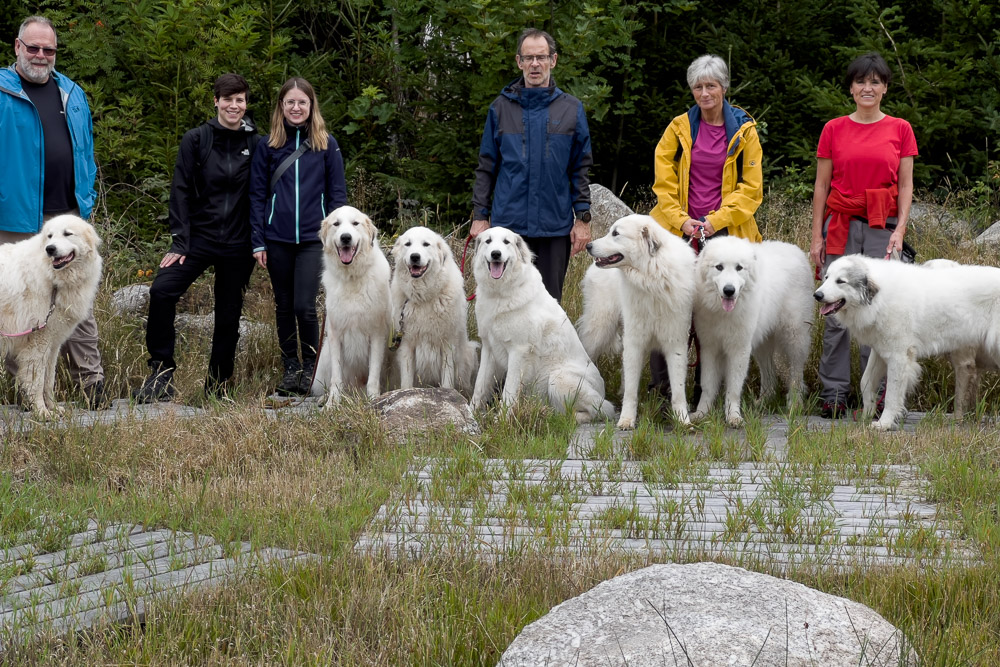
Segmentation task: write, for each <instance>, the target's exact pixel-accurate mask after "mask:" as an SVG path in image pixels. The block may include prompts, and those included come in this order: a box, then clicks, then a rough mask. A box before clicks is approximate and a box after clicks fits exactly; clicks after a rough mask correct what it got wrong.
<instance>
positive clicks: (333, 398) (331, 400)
mask: <svg viewBox="0 0 1000 667" xmlns="http://www.w3.org/2000/svg"><path fill="white" fill-rule="evenodd" d="M338 403H340V393H339V392H333V391H331V392H330V393H329V394H327V396H326V401H325V402H324V403H323V409H324V410H329V409H330V408H334V407H336V406H337V404H338Z"/></svg>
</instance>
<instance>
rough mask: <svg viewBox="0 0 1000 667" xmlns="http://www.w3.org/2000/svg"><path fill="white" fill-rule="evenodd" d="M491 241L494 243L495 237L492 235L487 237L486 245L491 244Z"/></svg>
mask: <svg viewBox="0 0 1000 667" xmlns="http://www.w3.org/2000/svg"><path fill="white" fill-rule="evenodd" d="M491 243H493V237H492V236H488V237H486V245H489V244H491Z"/></svg>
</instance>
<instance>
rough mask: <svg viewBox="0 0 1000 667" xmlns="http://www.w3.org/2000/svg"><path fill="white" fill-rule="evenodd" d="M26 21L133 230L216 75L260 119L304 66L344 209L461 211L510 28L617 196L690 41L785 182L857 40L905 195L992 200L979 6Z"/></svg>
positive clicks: (989, 89) (984, 33)
mask: <svg viewBox="0 0 1000 667" xmlns="http://www.w3.org/2000/svg"><path fill="white" fill-rule="evenodd" d="M33 12H43V13H45V14H47V15H49V16H50V17H52V18H53V19H54V20H55V21H56V23H57V26H58V27H59V28H60V31H61V32H60V43H61V46H62V49H61V53H60V57H59V67H60V69H61V70H62V71H65V72H66V73H67V74H69V75H70V76H72V77H74V78H75V79H77V80H78V81H79V82H80V83H81V84H82V85H83V86H84V87H85V89H86V90H87V91H88V93H89V94H90V96H91V99H92V102H93V106H94V114H95V132H96V136H97V151H98V161H99V163H100V166H101V174H102V185H103V186H104V188H105V190H106V191H107V192H108V193H109V195H110V196H109V199H108V209H109V212H111V213H113V214H114V213H117V214H121V213H122V212H123V210H125V208H126V207H135V205H136V202H137V201H138V202H141V203H142V206H139V207H138V208H133V210H132V215H130V216H129V217H130V218H132V219H138V220H139V221H140V223H141V224H142V225H143V226H149V225H152V227H151V229H155V228H156V227H157V226H158V225H153V224H152V223H154V221H155V220H156V219H157V218H158V217H159V218H162V217H163V215H164V212H165V197H166V192H167V188H168V184H169V178H170V174H171V172H172V165H173V156H174V155H175V151H176V148H177V145H178V143H179V141H180V137H181V135H182V134H183V133H184V131H185V130H186V129H188V128H190V127H192V126H194V125H196V124H197V123H199V122H201V121H202V120H204V119H205V118H206V117H208V116H210V115H211V114H212V112H213V109H212V107H211V90H210V86H211V81H212V80H213V79H214V77H215V76H216V75H217V74H218V73H221V72H222V71H226V70H235V71H239V72H241V73H243V74H244V75H245V76H246V77H247V78H248V80H249V81H250V83H251V86H252V97H251V112H252V114H253V116H254V117H255V118H256V119H257V120H258V122H259V123H260V124H261V125H263V126H266V124H267V119H268V118H269V116H270V109H271V108H272V105H273V104H274V100H273V96H274V94H275V91H276V90H277V88H278V87H279V86H280V84H281V82H282V81H283V79H284V78H285V77H286V76H289V75H292V74H298V75H302V76H305V77H307V78H308V79H310V80H311V81H312V82H313V83H314V84H315V85H316V87H317V90H318V93H319V95H320V98H321V100H322V109H323V113H324V116H325V117H326V119H327V122H328V126H329V127H330V129H331V131H332V132H333V134H334V135H335V136H337V138H338V140H339V141H340V143H341V145H342V146H343V147H344V153H345V156H346V159H347V164H348V174H349V178H350V179H351V182H352V199H353V202H354V203H356V204H357V205H358V206H360V207H361V208H364V209H365V210H368V211H370V212H372V213H373V214H375V216H376V218H378V219H379V220H380V222H381V224H383V225H385V224H386V222H387V221H388V219H397V220H406V219H414V218H418V217H427V218H429V219H431V220H433V221H439V222H442V223H456V222H459V221H461V220H464V219H465V218H466V216H467V214H468V210H469V202H470V194H471V181H472V173H473V168H474V166H475V163H476V157H477V148H478V142H479V137H480V132H481V130H482V124H483V121H484V119H485V114H486V108H487V106H488V105H489V103H490V101H491V100H492V99H493V97H495V96H496V94H497V93H498V92H499V90H500V88H501V87H502V86H503V85H504V84H505V83H507V82H508V81H510V80H511V79H513V78H514V77H515V75H517V74H518V72H517V69H516V67H515V64H514V59H513V52H514V49H515V45H516V39H517V34H518V32H519V31H520V29H522V28H523V27H525V26H536V27H541V28H544V29H546V30H548V31H550V32H551V33H552V34H553V35H554V36H555V38H556V40H557V41H558V43H559V45H560V48H559V51H560V60H559V63H558V67H557V68H556V69H555V71H554V74H555V77H556V80H557V81H558V83H559V85H560V86H561V87H562V88H564V89H565V90H567V91H569V92H571V93H572V94H574V95H576V96H577V97H580V98H581V99H582V100H583V101H584V103H585V104H586V106H587V110H588V114H589V117H590V120H591V132H592V135H593V144H594V150H595V160H596V164H595V167H594V169H593V172H592V176H593V179H594V180H595V181H596V182H600V183H603V184H606V185H608V186H609V187H611V188H612V189H614V190H616V191H624V196H625V198H626V199H627V200H630V201H635V200H642V199H648V187H649V184H650V182H651V180H652V152H653V147H654V146H655V144H656V141H657V140H658V138H659V135H660V133H661V132H662V130H663V128H664V127H665V126H666V124H667V123H668V122H669V120H670V118H672V117H673V116H674V115H676V114H678V113H680V112H682V111H684V110H685V109H686V108H687V107H688V106H690V104H691V102H692V101H691V97H690V93H689V91H688V90H687V86H686V83H685V80H684V73H685V70H686V67H687V65H688V63H689V62H690V61H691V59H692V58H694V57H696V56H697V55H700V54H701V53H704V52H715V53H718V54H720V55H721V56H723V58H725V59H726V60H727V61H728V62H729V63H730V66H731V70H732V86H731V88H730V91H729V97H730V99H731V100H732V101H733V102H734V103H736V104H739V105H741V106H743V107H744V108H745V109H747V110H748V111H749V112H750V113H751V114H752V115H753V116H754V117H755V118H757V120H758V121H759V123H760V130H761V135H762V138H763V140H764V142H765V143H764V150H765V170H766V171H765V175H766V178H767V184H768V185H775V184H780V185H790V186H792V187H793V188H794V189H795V191H797V192H799V193H800V194H802V195H805V194H807V193H808V192H809V191H810V189H811V174H810V171H811V169H812V168H813V167H812V165H813V155H814V151H815V145H816V141H817V139H818V136H819V132H820V129H821V128H822V125H823V123H824V122H825V121H826V120H828V119H830V118H832V117H834V116H837V115H840V114H843V113H846V112H849V111H850V110H851V109H852V105H851V100H850V98H849V97H848V95H847V93H846V90H845V89H844V86H843V84H842V82H841V79H842V76H843V72H844V70H845V68H846V65H847V63H848V62H849V61H850V60H851V58H852V57H853V56H855V55H857V54H859V53H862V52H864V51H868V50H877V51H879V52H881V53H882V54H883V55H884V56H885V57H886V59H887V60H888V62H889V63H890V65H891V66H892V68H893V77H894V79H893V83H892V85H891V86H890V88H889V92H888V95H887V96H886V100H885V103H884V109H885V110H886V111H887V112H888V113H890V114H893V115H898V116H901V117H903V118H906V119H908V120H909V121H910V122H911V123H912V124H913V126H914V129H915V131H916V135H917V141H918V144H919V146H920V152H921V155H920V158H919V159H918V160H917V169H916V180H917V186H918V188H921V189H924V190H931V189H940V190H944V191H952V190H956V189H964V190H971V191H973V192H974V193H976V196H977V197H978V200H979V201H980V202H981V203H988V204H996V202H997V199H998V194H997V193H998V188H1000V183H998V181H997V178H996V177H997V176H998V175H1000V168H998V166H997V165H998V163H997V156H996V148H995V147H994V143H995V141H991V140H992V139H993V137H995V136H996V135H997V130H998V129H1000V86H998V83H1000V53H998V43H1000V7H998V6H997V5H996V4H995V3H992V2H983V1H980V0H965V1H957V0H929V1H928V2H924V3H917V4H913V3H904V2H900V1H898V0H897V1H896V2H892V1H891V0H802V1H801V2H796V3H790V2H773V3H769V2H759V1H753V0H741V1H739V2H730V1H724V0H666V1H665V2H650V1H648V0H591V1H587V0H565V1H562V2H555V1H550V2H542V1H541V0H504V1H503V2H500V1H499V0H463V1H461V2H454V1H442V0H435V1H431V0H300V1H299V2H291V1H290V0H289V1H287V2H278V3H275V2H273V0H269V1H264V0H127V1H124V2H123V1H120V0H64V1H62V2H59V1H42V2H29V1H27V0H13V1H12V2H8V3H5V8H4V9H3V10H0V30H2V31H3V33H4V34H6V35H8V36H9V39H8V40H7V41H8V43H11V42H12V41H13V36H14V35H15V34H16V28H17V24H18V22H19V20H20V19H21V18H22V17H23V16H25V15H27V14H29V13H33ZM265 129H266V127H265Z"/></svg>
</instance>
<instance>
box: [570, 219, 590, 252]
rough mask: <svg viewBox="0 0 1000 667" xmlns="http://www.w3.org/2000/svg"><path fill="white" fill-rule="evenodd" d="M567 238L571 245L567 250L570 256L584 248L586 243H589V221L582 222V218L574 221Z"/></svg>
mask: <svg viewBox="0 0 1000 667" xmlns="http://www.w3.org/2000/svg"><path fill="white" fill-rule="evenodd" d="M569 240H570V243H571V244H572V245H573V247H572V249H571V250H570V252H569V256H570V257H572V256H573V255H575V254H577V253H578V252H580V251H581V250H583V249H584V248H586V247H587V244H588V243H590V223H589V222H583V221H582V220H577V221H575V222H574V223H573V229H571V230H570V232H569Z"/></svg>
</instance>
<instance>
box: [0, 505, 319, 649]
mask: <svg viewBox="0 0 1000 667" xmlns="http://www.w3.org/2000/svg"><path fill="white" fill-rule="evenodd" d="M30 538H31V534H30V533H26V534H24V535H19V536H14V537H13V538H10V539H8V540H6V541H7V543H9V544H13V545H14V546H11V547H8V548H7V549H5V550H3V551H2V552H0V553H2V554H3V558H4V561H3V568H4V569H3V572H5V573H6V574H5V575H4V576H3V577H2V578H0V636H3V637H8V638H11V640H17V639H20V638H26V637H30V636H34V635H37V634H40V633H56V634H65V633H69V632H78V631H82V630H86V629H88V628H91V627H93V626H95V625H99V624H108V623H119V622H124V621H141V620H142V619H143V618H144V617H145V613H146V609H147V607H148V605H149V604H151V603H154V602H155V601H156V600H159V599H163V597H162V596H165V595H167V594H171V593H185V592H189V591H192V590H195V589H199V588H205V587H212V586H220V585H223V584H224V583H225V582H226V581H229V580H231V579H233V578H235V577H241V576H245V575H247V574H250V573H254V572H256V571H258V570H259V568H260V567H262V566H266V565H269V564H274V565H288V564H292V563H295V562H299V561H303V560H314V559H316V558H317V556H315V555H313V554H307V553H303V552H297V551H288V550H284V549H272V548H266V549H255V548H253V547H251V545H250V544H249V543H246V542H239V543H234V544H230V545H221V544H217V543H216V542H215V541H214V540H213V539H212V538H210V537H208V536H205V535H194V534H191V533H184V532H175V531H170V530H149V531H146V530H143V529H142V528H141V527H139V526H130V525H113V526H108V527H103V528H102V527H100V526H98V525H97V524H96V523H94V522H90V524H89V525H88V526H87V529H86V530H84V531H82V532H80V533H76V534H74V535H72V536H70V537H69V539H67V540H66V541H65V547H64V548H60V549H56V550H53V551H51V552H48V553H41V552H39V549H38V546H37V545H36V544H34V543H33V542H32V541H31V540H30ZM2 650H3V645H2V644H0V651H2Z"/></svg>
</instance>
